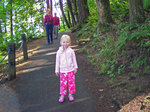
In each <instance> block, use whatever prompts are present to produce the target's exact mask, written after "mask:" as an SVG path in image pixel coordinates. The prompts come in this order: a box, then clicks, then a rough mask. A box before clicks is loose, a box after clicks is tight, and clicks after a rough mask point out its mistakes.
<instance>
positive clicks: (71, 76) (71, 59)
mask: <svg viewBox="0 0 150 112" xmlns="http://www.w3.org/2000/svg"><path fill="white" fill-rule="evenodd" d="M70 44H71V39H70V36H69V35H63V36H62V37H61V40H60V45H61V47H59V50H58V51H57V54H56V65H55V73H56V76H58V75H59V74H60V95H61V96H60V97H59V102H64V98H65V95H67V83H68V88H69V95H68V99H69V101H73V100H74V97H73V95H72V94H75V91H76V90H75V74H76V73H77V68H78V66H77V62H76V56H75V53H74V51H73V49H72V48H71V47H70Z"/></svg>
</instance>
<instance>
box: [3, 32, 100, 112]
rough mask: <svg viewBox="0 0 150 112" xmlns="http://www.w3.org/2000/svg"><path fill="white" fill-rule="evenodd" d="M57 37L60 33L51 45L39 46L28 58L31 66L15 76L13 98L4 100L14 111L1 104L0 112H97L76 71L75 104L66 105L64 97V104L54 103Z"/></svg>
mask: <svg viewBox="0 0 150 112" xmlns="http://www.w3.org/2000/svg"><path fill="white" fill-rule="evenodd" d="M60 36H61V34H59V38H58V39H55V40H54V43H53V44H50V45H47V44H46V43H43V45H42V46H41V48H40V49H39V53H38V54H36V55H35V56H32V57H31V58H30V59H29V61H31V63H29V64H28V66H27V67H25V68H23V69H22V71H23V72H20V73H18V74H17V77H19V79H18V80H16V83H15V86H13V88H10V89H11V91H13V98H15V99H12V98H11V97H10V99H7V100H8V101H7V103H8V102H9V101H10V103H12V105H10V107H11V106H13V108H14V111H12V110H10V111H9V110H8V109H5V108H8V107H5V106H4V105H3V111H2V112H97V108H96V105H95V101H94V99H93V98H92V96H91V93H90V91H89V90H88V87H87V84H86V82H85V79H84V77H83V75H82V73H81V71H80V68H79V70H78V73H77V74H76V89H77V92H76V94H75V101H74V102H69V101H68V98H67V96H66V99H65V102H64V103H59V102H58V98H59V77H56V75H55V73H54V69H55V55H56V51H57V49H58V47H59V41H60ZM10 93H11V92H10ZM1 94H2V93H0V95H1ZM11 94H12V93H11ZM8 96H9V95H8ZM11 99H12V100H11ZM0 101H2V100H0ZM1 103H3V102H1ZM1 103H0V107H1V105H2V104H1ZM7 103H6V104H7ZM0 112H1V110H0Z"/></svg>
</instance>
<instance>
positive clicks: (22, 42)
mask: <svg viewBox="0 0 150 112" xmlns="http://www.w3.org/2000/svg"><path fill="white" fill-rule="evenodd" d="M22 45H23V41H22V42H21V45H20V47H19V49H17V50H16V52H18V51H20V49H21V48H22Z"/></svg>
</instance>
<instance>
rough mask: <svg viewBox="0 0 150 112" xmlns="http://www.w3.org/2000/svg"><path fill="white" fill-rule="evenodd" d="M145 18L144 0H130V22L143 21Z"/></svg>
mask: <svg viewBox="0 0 150 112" xmlns="http://www.w3.org/2000/svg"><path fill="white" fill-rule="evenodd" d="M144 20H145V15H144V9H143V0H129V22H130V23H142V22H144Z"/></svg>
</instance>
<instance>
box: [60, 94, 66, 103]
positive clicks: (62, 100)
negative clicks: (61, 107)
mask: <svg viewBox="0 0 150 112" xmlns="http://www.w3.org/2000/svg"><path fill="white" fill-rule="evenodd" d="M64 99H65V97H64V96H63V95H61V96H60V97H59V102H60V103H62V102H64Z"/></svg>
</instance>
